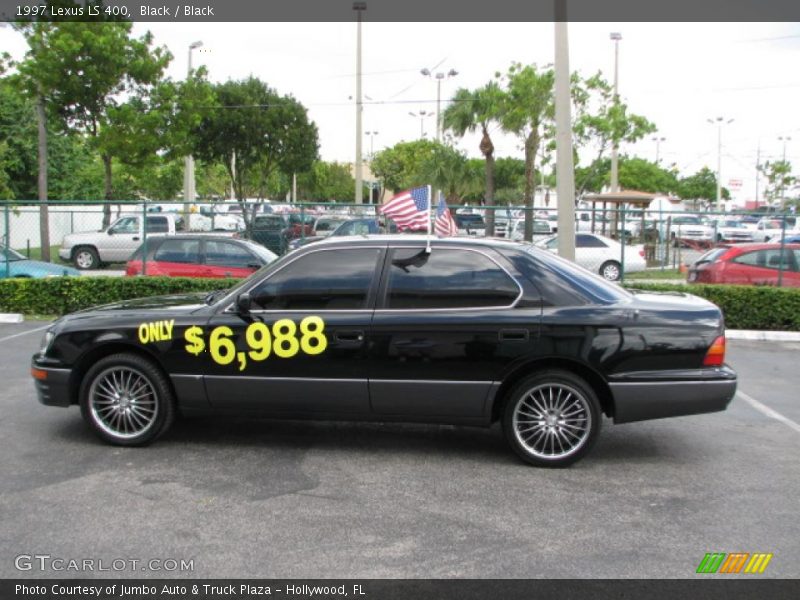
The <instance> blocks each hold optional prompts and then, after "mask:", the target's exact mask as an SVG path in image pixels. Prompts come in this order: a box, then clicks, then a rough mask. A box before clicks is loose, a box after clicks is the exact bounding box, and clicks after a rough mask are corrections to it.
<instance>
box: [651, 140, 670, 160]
mask: <svg viewBox="0 0 800 600" xmlns="http://www.w3.org/2000/svg"><path fill="white" fill-rule="evenodd" d="M652 139H653V141H654V142H655V143H656V164H658V158H659V154H658V151H659V148H660V146H661V142H666V141H667V138H665V137H658V136H656V137H654V138H652Z"/></svg>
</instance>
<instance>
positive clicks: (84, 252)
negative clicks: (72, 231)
mask: <svg viewBox="0 0 800 600" xmlns="http://www.w3.org/2000/svg"><path fill="white" fill-rule="evenodd" d="M72 263H73V264H74V265H75V268H76V269H80V270H81V271H88V270H89V269H97V268H98V267H99V266H100V257H99V256H98V255H97V250H95V249H94V248H92V247H91V246H80V247H78V248H75V250H73V251H72Z"/></svg>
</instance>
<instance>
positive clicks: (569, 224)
mask: <svg viewBox="0 0 800 600" xmlns="http://www.w3.org/2000/svg"><path fill="white" fill-rule="evenodd" d="M555 8H556V23H555V71H556V73H555V87H556V90H555V91H556V178H557V185H556V189H557V193H558V254H559V256H561V257H563V258H566V259H567V260H573V261H574V260H575V171H574V165H573V163H572V117H571V115H570V94H569V91H570V90H569V86H570V81H569V40H568V38H567V14H566V13H567V7H566V0H556V6H555Z"/></svg>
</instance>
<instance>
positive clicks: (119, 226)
mask: <svg viewBox="0 0 800 600" xmlns="http://www.w3.org/2000/svg"><path fill="white" fill-rule="evenodd" d="M140 224H141V220H140V218H139V217H138V216H129V217H122V218H120V219H118V220H117V221H116V222H115V223H114V224H113V225H111V227H109V228H108V230H107V231H106V235H103V234H98V235H100V236H101V237H100V239H98V241H97V250H98V251H99V253H100V260H102V261H104V262H123V261H126V260H128V257H130V255H131V254H133V252H134V250H136V248H138V247H139V244H140V243H141V239H142V235H141V225H140Z"/></svg>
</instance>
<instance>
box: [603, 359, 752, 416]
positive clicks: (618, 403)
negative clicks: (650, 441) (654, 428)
mask: <svg viewBox="0 0 800 600" xmlns="http://www.w3.org/2000/svg"><path fill="white" fill-rule="evenodd" d="M736 383H737V379H736V372H735V371H734V370H733V369H731V368H729V367H727V366H724V367H720V368H707V369H696V370H683V371H658V372H652V373H635V374H629V375H622V376H619V377H618V378H617V379H616V380H615V381H611V382H609V387H610V388H611V394H612V395H613V397H614V422H615V423H631V422H633V421H645V420H649V419H663V418H666V417H679V416H683V415H696V414H701V413H710V412H718V411H721V410H725V409H726V408H727V406H728V404H729V403H730V401H731V400H732V399H733V396H734V394H735V393H736Z"/></svg>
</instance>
